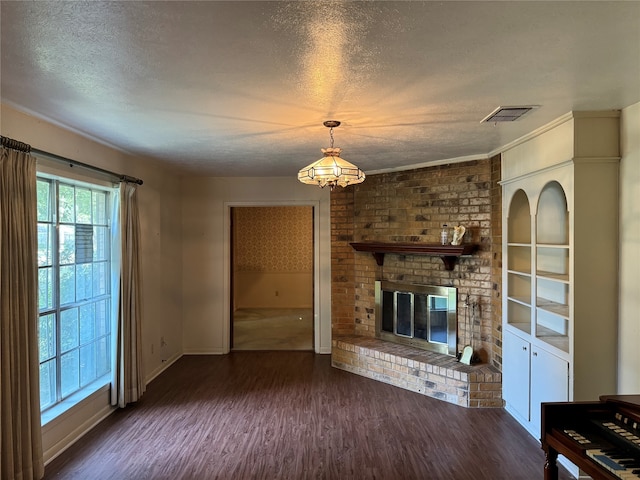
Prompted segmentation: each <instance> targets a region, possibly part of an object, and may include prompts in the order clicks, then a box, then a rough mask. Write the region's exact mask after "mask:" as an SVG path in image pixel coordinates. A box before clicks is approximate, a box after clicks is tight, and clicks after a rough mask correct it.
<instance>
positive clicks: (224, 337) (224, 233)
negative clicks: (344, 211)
mask: <svg viewBox="0 0 640 480" xmlns="http://www.w3.org/2000/svg"><path fill="white" fill-rule="evenodd" d="M329 203H330V197H329V190H322V189H320V188H317V187H313V186H309V185H304V184H302V183H300V182H298V180H297V179H296V176H295V172H292V174H291V176H290V177H272V178H216V177H188V178H183V180H182V240H183V243H184V249H183V268H184V272H185V275H184V279H183V287H182V292H183V305H184V310H183V311H184V316H183V322H184V323H183V325H184V343H183V347H184V353H191V354H207V353H214V354H224V353H227V352H228V351H229V324H230V308H231V302H230V298H231V297H230V295H231V291H230V261H229V260H230V245H229V243H230V230H229V228H230V227H229V224H230V222H229V220H230V209H231V207H238V206H275V205H280V206H282V205H294V206H295V205H297V206H301V205H306V206H313V207H314V225H315V228H314V262H313V263H314V265H315V270H314V336H315V338H314V344H315V351H316V352H318V353H331V311H330V310H331V290H330V287H331V262H330V250H331V242H330V239H331V224H330V212H329Z"/></svg>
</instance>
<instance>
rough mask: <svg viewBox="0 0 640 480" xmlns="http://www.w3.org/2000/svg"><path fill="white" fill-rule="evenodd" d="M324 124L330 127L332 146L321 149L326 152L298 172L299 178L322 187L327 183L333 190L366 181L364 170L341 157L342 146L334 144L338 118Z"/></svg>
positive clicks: (338, 123) (303, 181)
mask: <svg viewBox="0 0 640 480" xmlns="http://www.w3.org/2000/svg"><path fill="white" fill-rule="evenodd" d="M323 125H324V126H325V127H327V128H329V137H330V138H331V146H330V147H329V148H322V149H320V150H321V151H322V153H323V154H324V157H322V158H321V159H320V160H317V161H315V162H313V163H312V164H311V165H307V166H306V167H304V168H303V169H302V170H300V171H299V172H298V180H300V181H301V182H302V183H307V184H309V185H318V186H319V187H321V188H324V187H326V186H327V185H328V186H329V187H330V188H331V190H333V189H334V188H335V187H336V186H339V187H346V186H347V185H353V184H356V183H362V182H364V177H365V175H364V172H363V171H362V170H360V169H359V168H358V167H356V166H355V165H354V164H352V163H349V162H347V161H346V160H345V159H343V158H340V152H341V151H342V149H341V148H338V147H335V148H334V146H333V129H334V128H335V127H337V126H339V125H340V122H339V121H337V120H327V121H326V122H324V123H323Z"/></svg>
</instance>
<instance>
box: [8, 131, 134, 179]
mask: <svg viewBox="0 0 640 480" xmlns="http://www.w3.org/2000/svg"><path fill="white" fill-rule="evenodd" d="M0 140H1V143H2V146H3V147H7V148H11V149H13V150H19V151H21V152H27V153H29V152H30V153H33V154H36V155H42V156H45V157H49V158H51V159H53V160H57V161H59V162H64V163H68V164H69V165H70V166H71V167H81V168H86V169H88V170H94V171H96V172H100V173H104V174H106V175H110V176H112V177H116V178H118V179H119V180H120V181H121V182H129V183H136V184H138V185H142V183H143V182H142V180H140V179H139V178H136V177H130V176H129V175H123V174H121V173H116V172H112V171H110V170H105V169H104V168H100V167H94V166H93V165H89V164H87V163H82V162H79V161H77V160H72V159H70V158H66V157H62V156H60V155H56V154H55V153H50V152H45V151H44V150H40V149H37V148H32V147H31V145H29V144H27V143H22V142H19V141H18V140H14V139H12V138H9V137H4V136H1V135H0Z"/></svg>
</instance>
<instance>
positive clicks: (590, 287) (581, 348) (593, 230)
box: [501, 111, 620, 438]
mask: <svg viewBox="0 0 640 480" xmlns="http://www.w3.org/2000/svg"><path fill="white" fill-rule="evenodd" d="M618 125H619V113H618V112H614V111H611V112H572V113H570V114H567V115H565V116H564V117H561V118H560V119H558V120H557V121H555V122H553V123H552V124H550V125H548V126H546V127H544V128H542V129H540V130H539V131H536V132H534V133H532V134H531V135H530V136H529V137H528V138H525V139H522V141H521V142H518V143H517V144H515V145H513V146H512V147H511V148H509V149H507V150H506V151H505V152H503V153H502V181H501V184H502V187H503V190H502V192H503V216H502V222H503V225H502V227H503V282H502V284H503V289H502V292H503V309H502V311H503V322H502V325H503V344H502V379H503V398H504V400H505V406H506V409H507V410H508V411H509V412H510V413H511V414H512V415H513V416H514V417H515V418H516V419H517V420H518V421H520V423H522V424H523V425H524V426H525V428H527V430H528V431H529V432H530V433H531V434H532V435H534V436H535V437H536V438H540V437H539V435H540V403H541V402H550V401H582V400H598V398H599V396H600V395H605V394H615V393H616V351H617V347H616V345H617V322H618V313H617V266H618V215H617V211H618V188H617V184H618V165H619V159H620V158H619V145H618Z"/></svg>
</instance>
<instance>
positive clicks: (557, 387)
mask: <svg viewBox="0 0 640 480" xmlns="http://www.w3.org/2000/svg"><path fill="white" fill-rule="evenodd" d="M568 401H569V363H568V362H567V361H566V360H563V359H561V358H560V357H557V356H555V355H553V354H551V353H549V352H547V351H545V350H542V349H541V348H537V347H533V348H532V351H531V429H532V430H533V431H534V432H536V434H537V438H540V422H541V419H540V404H541V403H542V402H568Z"/></svg>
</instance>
